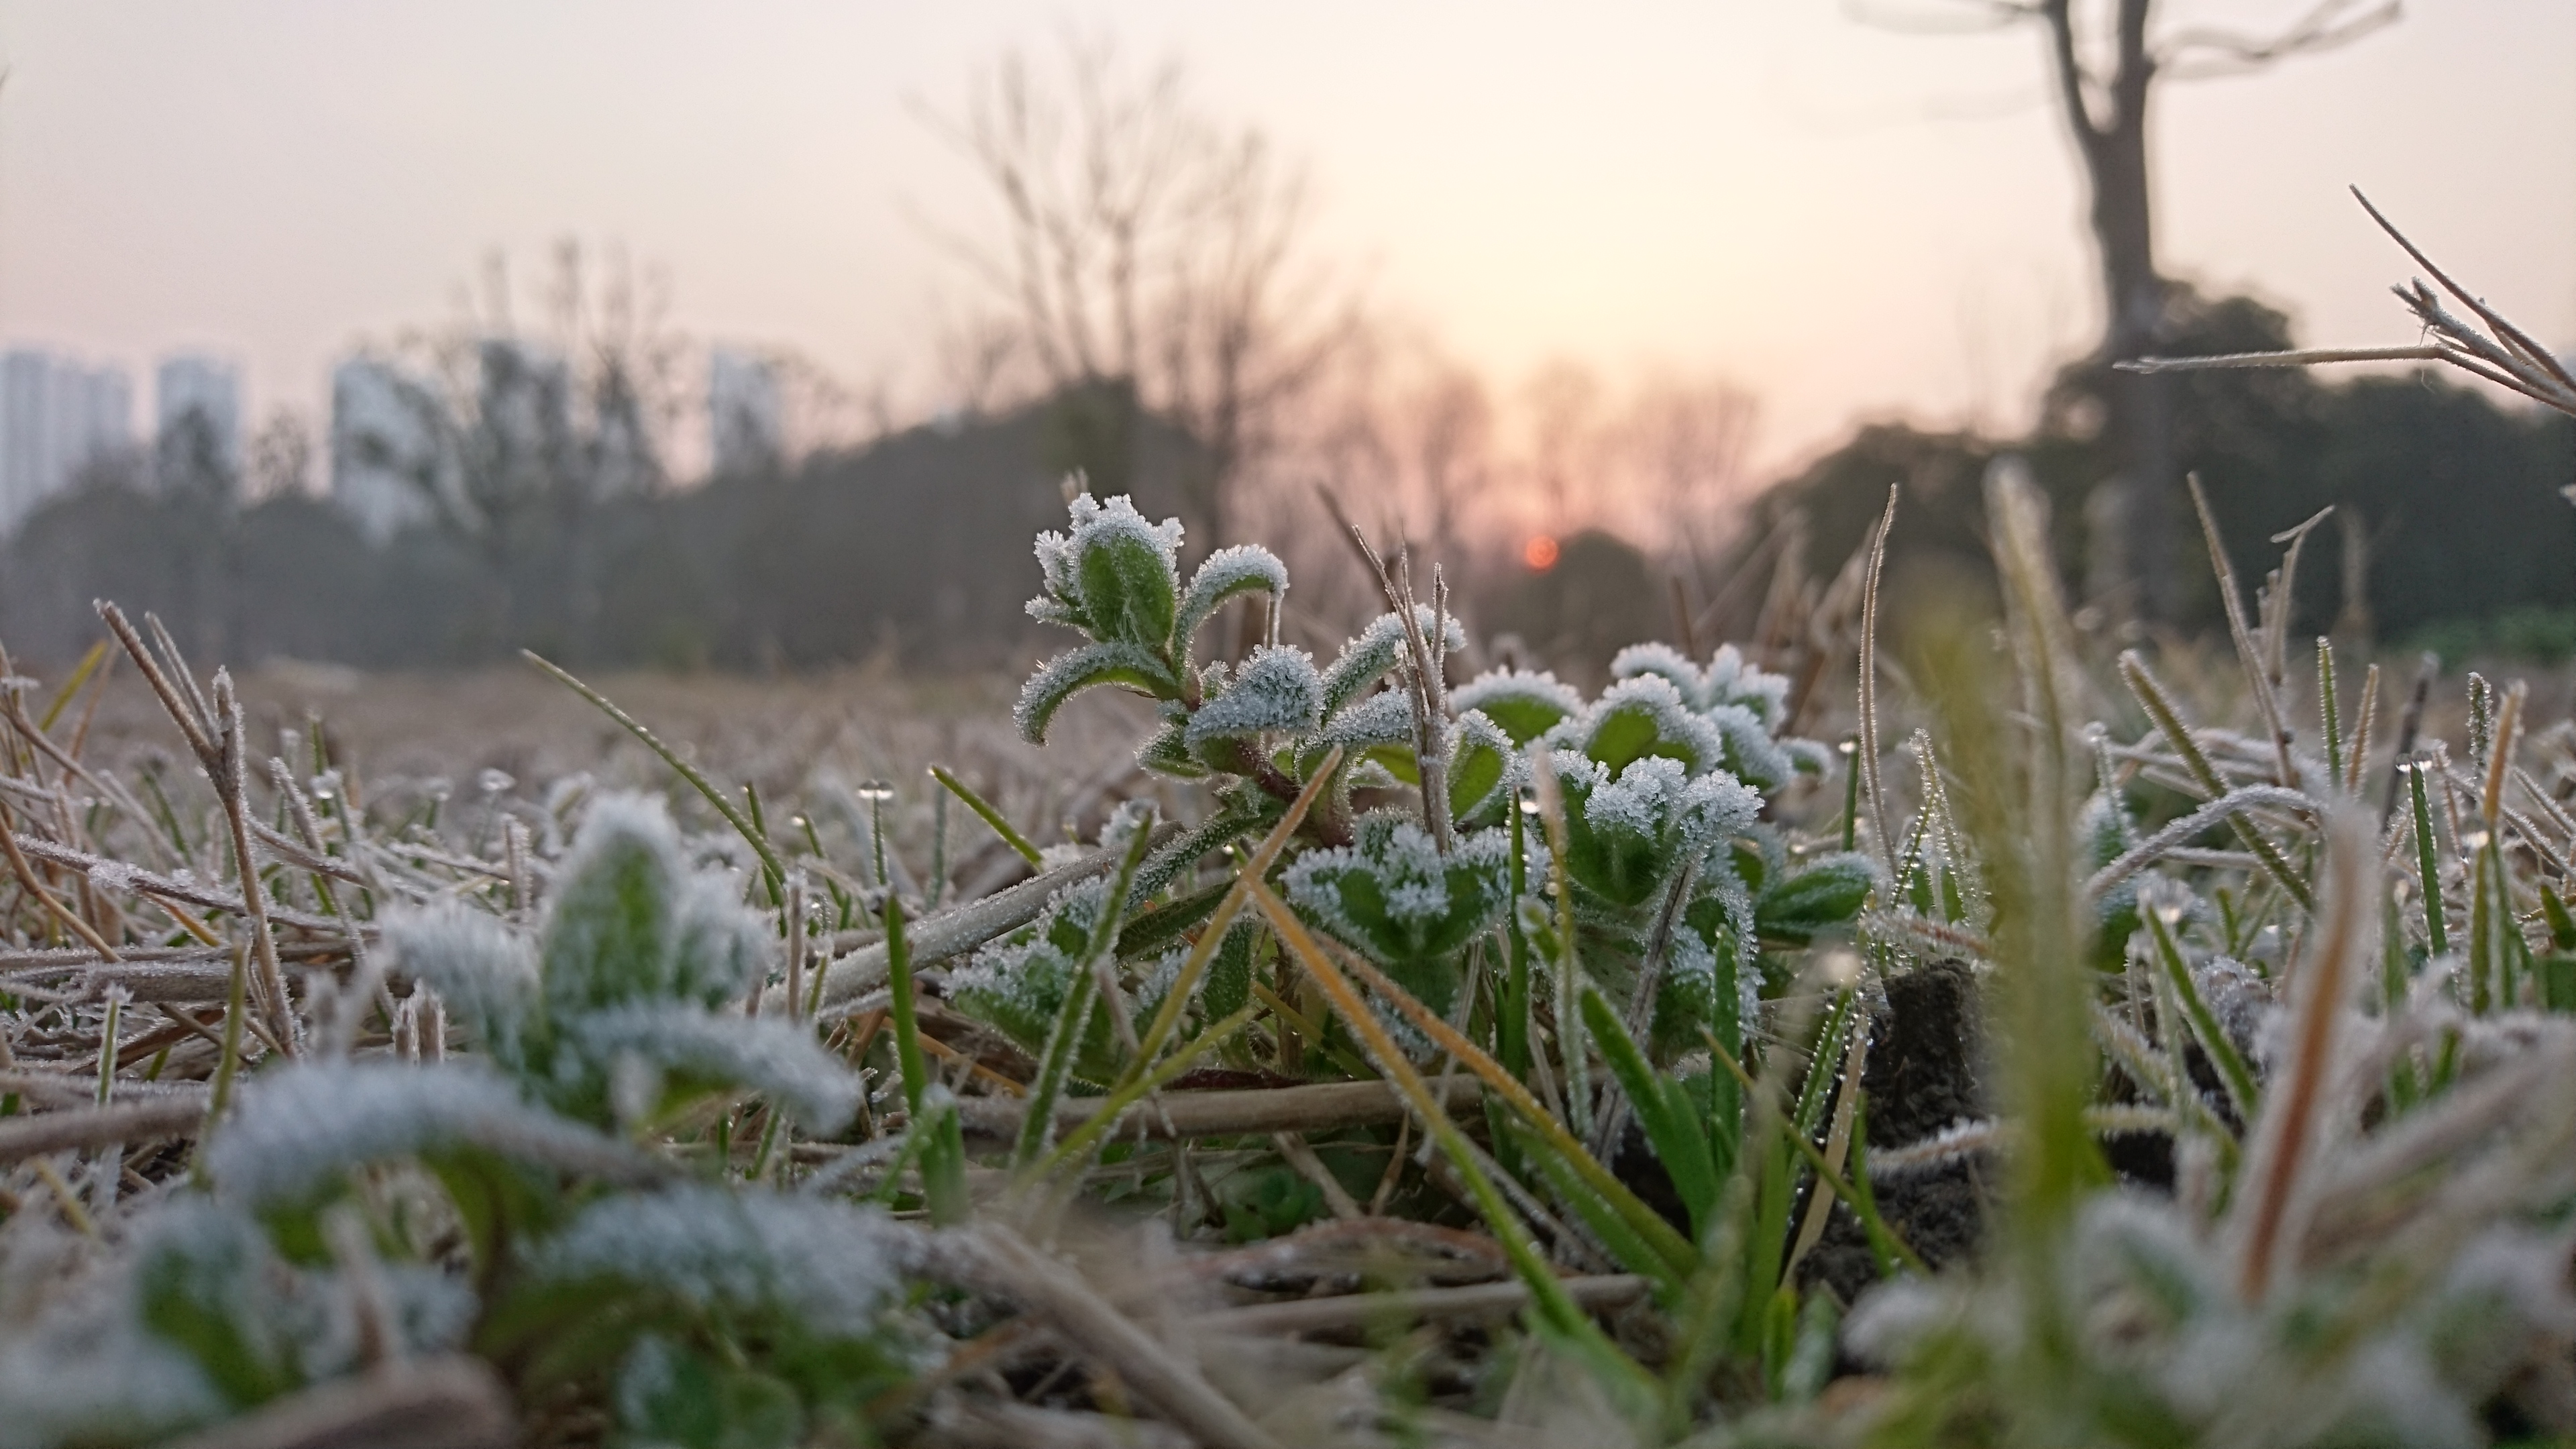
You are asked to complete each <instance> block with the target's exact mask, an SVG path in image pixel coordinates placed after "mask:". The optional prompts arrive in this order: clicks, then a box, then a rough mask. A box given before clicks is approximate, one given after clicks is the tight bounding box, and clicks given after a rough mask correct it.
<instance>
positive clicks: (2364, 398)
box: [1746, 292, 2576, 653]
mask: <svg viewBox="0 0 2576 1449" xmlns="http://www.w3.org/2000/svg"><path fill="white" fill-rule="evenodd" d="M2292 345H2293V343H2292V339H2291V335H2290V329H2289V324H2288V319H2287V318H2286V317H2284V316H2283V315H2282V314H2280V313H2279V312H2276V311H2274V310H2272V309H2270V308H2268V307H2265V306H2263V305H2261V304H2260V303H2257V302H2253V301H2250V300H2248V299H2245V298H2241V297H2234V298H2224V299H2214V300H2213V299H2204V298H2200V297H2197V296H2194V295H2192V294H2190V293H2188V292H2186V293H2183V294H2182V295H2181V296H2180V297H2179V298H2178V299H2177V301H2176V304H2175V307H2174V310H2173V314H2172V323H2171V331H2170V338H2169V341H2168V343H2167V345H2166V346H2165V347H2164V348H2163V349H2161V350H2163V351H2165V352H2167V353H2169V354H2171V355H2175V356H2207V355H2214V354H2220V353H2231V352H2261V351H2271V350H2277V349H2281V348H2286V347H2289V346H2292ZM2454 376H2456V374H2451V373H2437V372H2435V371H2433V370H2431V369H2426V370H2423V371H2419V372H2416V373H2413V374H2409V375H2402V376H2390V375H2385V374H2380V375H2363V376H2353V375H2350V374H2344V375H2340V376H2338V375H2337V374H2336V373H2335V372H2333V371H2331V370H2324V371H2320V370H2298V369H2279V370H2273V369H2261V370H2243V371H2239V370H2226V371H2211V372H2196V373H2185V374H2180V375H2174V376H2170V377H2169V378H2168V379H2167V381H2169V382H2170V384H2171V386H2172V407H2173V416H2174V421H2175V430H2176V438H2175V441H2176V452H2177V454H2178V456H2179V458H2180V461H2181V464H2182V466H2183V468H2184V469H2186V470H2188V471H2190V472H2192V473H2195V474H2197V476H2198V477H2199V479H2200V482H2201V486H2202V489H2203V491H2204V493H2205V494H2206V495H2207V497H2208V499H2209V506H2210V512H2211V514H2212V515H2213V516H2214V517H2215V518H2216V520H2217V523H2218V527H2219V531H2220V534H2221V536H2222V537H2223V539H2224V541H2225V543H2226V546H2227V552H2228V554H2229V556H2230V558H2231V560H2232V561H2233V563H2234V565H2235V569H2236V574H2237V577H2238V579H2239V581H2240V583H2241V584H2243V586H2244V587H2245V588H2246V589H2247V590H2248V592H2249V594H2250V592H2251V590H2252V588H2253V586H2254V585H2255V584H2257V583H2259V582H2260V581H2262V580H2263V579H2264V577H2265V576H2266V574H2268V573H2269V572H2270V571H2271V570H2273V569H2274V568H2276V567H2278V566H2279V564H2280V561H2281V556H2282V553H2283V550H2284V548H2285V545H2284V544H2282V543H2277V542H2275V541H2274V536H2275V535H2278V534H2282V533H2285V532H2287V531H2288V530H2291V529H2295V528H2297V527H2298V526H2299V525H2301V524H2302V523H2304V522H2306V521H2307V520H2309V519H2311V518H2313V517H2315V516H2316V514H2317V513H2318V512H2319V511H2320V510H2322V509H2325V508H2327V507H2328V506H2332V507H2333V508H2334V510H2335V512H2334V515H2333V516H2331V517H2330V518H2328V519H2327V520H2326V521H2325V522H2324V523H2323V524H2322V525H2321V526H2319V527H2318V528H2316V529H2315V530H2313V531H2312V532H2311V534H2310V536H2309V537H2308V540H2307V543H2306V546H2305V549H2304V553H2303V557H2302V558H2301V560H2300V563H2299V572H2298V577H2297V581H2296V584H2295V589H2296V593H2297V608H2296V610H2295V612H2294V614H2293V616H2292V621H2291V622H2292V626H2293V628H2294V629H2296V630H2297V631H2299V632H2301V633H2311V634H2313V633H2324V632H2327V631H2329V630H2336V629H2339V630H2342V631H2345V632H2353V633H2363V634H2368V635H2371V636H2374V637H2376V638H2378V639H2381V640H2385V641H2389V642H2392V643H2395V642H2403V643H2410V644H2427V645H2432V646H2435V647H2450V646H2453V645H2455V644H2456V641H2459V640H2461V639H2463V638H2475V639H2477V640H2479V641H2480V645H2481V647H2489V648H2500V649H2504V650H2508V651H2515V652H2525V653H2530V652H2539V653H2549V652H2557V651H2558V649H2559V648H2561V647H2563V646H2561V645H2559V644H2558V643H2557V641H2560V640H2562V639H2563V640H2564V641H2565V642H2566V643H2568V644H2576V637H2570V628H2569V627H2566V626H2559V627H2550V626H2547V625H2546V624H2544V623H2542V622H2541V620H2542V618H2543V616H2547V617H2554V618H2557V619H2561V620H2576V507H2571V506H2570V501H2569V496H2568V495H2565V494H2563V493H2562V492H2561V490H2562V489H2565V488H2567V487H2569V486H2570V485H2576V421H2571V420H2570V419H2568V418H2566V417H2563V416H2560V415H2558V414H2555V413H2547V412H2542V411H2540V410H2538V409H2534V408H2523V407H2513V408H2508V407H2504V406H2499V405H2498V404H2497V403H2496V402H2494V401H2492V399H2493V398H2494V397H2496V396H2497V394H2495V393H2494V392H2493V391H2491V390H2484V389H2477V388H2473V387H2468V386H2462V385H2459V384H2456V383H2454V382H2452V381H2451V380H2450V379H2451V378H2452V377H2454ZM2106 380H2107V378H2106V375H2105V373H2104V372H2103V371H2102V370H2101V369H2100V368H2098V367H2097V366H2093V365H2079V366H2075V367H2071V368H2068V369H2066V370H2065V371H2064V372H2062V373H2061V374H2060V375H2059V376H2058V378H2057V380H2056V382H2055V384H2054V385H2053V386H2052V387H2051V389H2050V390H2049V393H2048V396H2047V399H2046V403H2045V406H2044V408H2043V409H2042V414H2041V418H2040V422H2039V424H2038V426H2037V427H2036V428H2035V429H2034V430H2033V432H2032V433H2031V435H2030V436H2028V437H2025V438H2019V439H1996V438H1986V437H1980V436H1977V435H1975V434H1970V433H1945V432H1928V431H1924V430H1921V429H1917V428H1913V427H1909V426H1905V425H1903V424H1881V425H1875V426H1869V427H1864V428H1862V429H1860V430H1859V431H1858V433H1857V434H1856V435H1855V436H1854V437H1853V438H1852V440H1851V441H1850V442H1848V443H1846V444H1844V445H1843V446H1842V447H1840V448H1838V449H1836V450H1835V451H1833V452H1832V453H1830V454H1828V455H1826V456H1825V457H1823V458H1821V459H1819V460H1817V461H1816V462H1815V463H1814V464H1813V465H1811V466H1810V467H1808V468H1807V469H1806V470H1805V471H1804V472H1802V473H1801V474H1800V475H1799V476H1798V477H1796V478H1793V479H1790V480H1789V481H1787V482H1785V483H1783V484H1781V485H1780V486H1779V487H1777V488H1775V489H1773V490H1772V491H1771V492H1769V493H1768V494H1766V495H1765V496H1764V497H1763V499H1762V500H1761V502H1760V503H1759V504H1758V505H1757V508H1756V517H1755V524H1756V526H1755V528H1754V529H1752V530H1750V531H1749V533H1748V535H1747V545H1746V546H1747V547H1748V548H1752V547H1759V546H1760V544H1761V542H1762V540H1763V539H1764V537H1765V536H1766V535H1768V534H1769V533H1770V532H1772V531H1773V530H1779V531H1780V533H1781V534H1782V537H1783V538H1784V539H1786V538H1791V537H1800V538H1803V542H1804V548H1805V560H1804V561H1805V563H1806V565H1807V566H1808V567H1809V568H1810V569H1813V570H1817V571H1820V572H1825V573H1830V572H1831V571H1833V570H1834V569H1836V568H1838V567H1840V566H1841V565H1842V564H1843V562H1844V561H1845V560H1846V559H1847V558H1849V557H1850V555H1851V554H1852V552H1853V551H1854V550H1855V549H1857V548H1859V547H1860V546H1861V544H1862V542H1863V541H1864V540H1865V539H1866V538H1867V537H1868V535H1869V531H1870V529H1871V527H1872V526H1873V525H1874V524H1875V523H1876V522H1877V519H1878V515H1879V511H1880V510H1881V509H1882V508H1883V507H1885V505H1886V502H1887V486H1888V484H1889V483H1890V482H1897V483H1902V484H1903V485H1904V495H1903V501H1902V503H1901V505H1900V510H1899V517H1898V526H1897V529H1896V532H1895V534H1894V535H1893V538H1892V540H1891V543H1890V547H1889V563H1888V568H1889V573H1890V577H1891V580H1892V581H1893V582H1894V584H1895V587H1896V589H1897V592H1898V594H1899V595H1901V594H1902V592H1903V589H1904V586H1905V581H1906V580H1907V579H1908V578H1915V579H1931V578H1935V577H1940V576H1945V575H1946V576H1951V577H1956V576H1959V575H1960V574H1961V573H1962V571H1964V572H1965V574H1967V575H1968V576H1984V575H1985V573H1986V569H1987V565H1986V545H1985V517H1984V507H1983V498H1982V489H1981V487H1980V479H1981V478H1982V476H1983V474H1984V472H1985V469H1986V468H1987V466H1988V465H1989V464H1990V463H1991V462H1992V461H1993V460H1994V459H1995V458H1996V457H1998V456H2000V455H2002V454H2004V453H2007V452H2009V453H2013V454H2017V455H2018V456H2020V457H2021V458H2022V459H2023V460H2024V461H2026V462H2027V463H2028V464H2029V465H2030V467H2031V469H2032V471H2033V473H2034V474H2035V475H2036V477H2037V478H2038V480H2039V482H2040V484H2041V486H2042V487H2043V488H2044V489H2045V490H2046V491H2047V493H2048V494H2049V496H2050V498H2051V500H2052V502H2053V503H2054V505H2055V508H2054V526H2055V533H2056V537H2057V541H2058V552H2059V557H2060V558H2061V560H2062V561H2063V562H2064V564H2065V566H2066V574H2067V578H2068V581H2069V585H2070V588H2071V589H2072V591H2073V592H2074V593H2075V594H2076V595H2077V597H2078V598H2079V599H2082V600H2086V601H2089V602H2092V603H2095V604H2097V605H2099V606H2100V607H2099V609H2098V611H2097V615H2096V617H2101V618H2104V619H2106V620H2117V619H2120V618H2122V617H2125V616H2126V614H2127V612H2128V605H2129V604H2130V603H2131V602H2132V600H2133V597H2134V594H2135V591H2136V581H2135V580H2131V579H2126V578H2124V577H2122V574H2121V567H2120V565H2121V558H2122V554H2123V550H2121V549H2119V548H2117V547H2115V546H2112V545H2113V544H2114V543H2115V542H2116V539H2117V535H2118V533H2119V531H2120V530H2121V529H2123V528H2124V527H2127V526H2129V521H2128V520H2126V519H2123V518H2122V517H2120V516H2119V515H2118V513H2117V512H2116V511H2114V510H2112V509H2110V508H2108V507H2106V504H2107V503H2108V501H2109V499H2110V498H2111V497H2112V496H2113V495H2112V494H2111V492H2110V491H2109V490H2106V489H2104V488H2103V487H2102V484H2103V480H2104V479H2105V478H2107V477H2108V476H2109V475H2110V472H2111V468H2112V458H2113V453H2112V449H2111V445H2110V441H2109V440H2108V439H2107V438H2105V437H2103V436H2102V435H2101V431H2102V430H2101V424H2102V420H2103V418H2104V416H2105V411H2106V410H2105V409H2104V408H2103V406H2102V404H2101V396H2102V392H2103V387H2104V384H2105V382H2106ZM2172 502H2173V506H2174V507H2175V508H2176V509H2177V510H2178V511H2179V514H2180V518H2179V520H2178V521H2179V524H2180V527H2179V528H2178V530H2177V531H2176V536H2177V538H2178V539H2179V541H2180V547H2179V550H2178V552H2177V555H2176V557H2175V558H2174V560H2173V561H2172V565H2171V566H2172V568H2173V569H2174V571H2175V574H2176V576H2177V577H2176V583H2177V584H2178V588H2177V589H2176V591H2175V593H2176V596H2177V597H2178V598H2179V600H2180V601H2181V606H2182V607H2181V610H2180V615H2179V618H2178V619H2177V620H2176V621H2175V622H2176V624H2177V625H2178V626H2179V627H2181V628H2183V629H2185V630H2186V631H2203V630H2210V629H2216V628H2222V627H2224V619H2223V616H2222V615H2221V613H2220V605H2219V596H2218V590H2217V585H2216V583H2215V581H2214V574H2213V571H2212V569H2211V567H2210V563H2209V557H2208V553H2207V550H2206V549H2205V548H2204V547H2203V546H2202V543H2201V534H2200V529H2199V527H2198V525H2197V524H2196V523H2195V522H2194V521H2193V518H2192V513H2191V504H2190V503H2189V502H2188V501H2187V500H2184V499H2175V500H2173V501H2172ZM1793 515H1795V519H1794V521H1793ZM2247 606H2248V607H2249V608H2250V607H2251V606H2252V601H2251V599H2250V598H2249V599H2248V600H2247ZM2499 620H2505V621H2520V623H2519V625H2518V627H2516V628H2509V629H2503V630H2497V629H2494V628H2492V627H2491V625H2493V624H2494V623H2495V621H2499Z"/></svg>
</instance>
